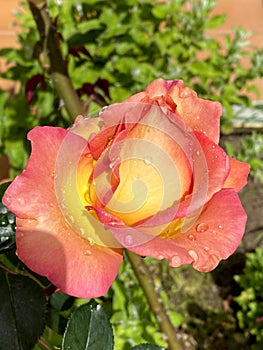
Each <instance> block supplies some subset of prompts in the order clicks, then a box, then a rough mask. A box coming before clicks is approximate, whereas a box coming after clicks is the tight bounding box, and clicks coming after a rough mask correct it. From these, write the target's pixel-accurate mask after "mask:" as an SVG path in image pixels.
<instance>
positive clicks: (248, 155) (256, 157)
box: [225, 131, 263, 183]
mask: <svg viewBox="0 0 263 350" xmlns="http://www.w3.org/2000/svg"><path fill="white" fill-rule="evenodd" d="M225 146H226V149H227V153H228V154H229V155H230V156H232V157H235V158H237V159H238V160H240V161H243V162H247V163H249V164H250V167H251V170H250V174H251V175H252V176H253V177H254V178H255V179H258V180H259V181H260V182H262V183H263V134H261V133H257V132H256V131H253V132H252V134H251V135H249V136H246V137H244V138H243V139H241V147H240V150H239V151H236V149H235V148H234V147H233V145H231V143H229V142H226V143H225Z"/></svg>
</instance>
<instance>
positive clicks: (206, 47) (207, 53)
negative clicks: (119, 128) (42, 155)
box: [0, 0, 263, 175]
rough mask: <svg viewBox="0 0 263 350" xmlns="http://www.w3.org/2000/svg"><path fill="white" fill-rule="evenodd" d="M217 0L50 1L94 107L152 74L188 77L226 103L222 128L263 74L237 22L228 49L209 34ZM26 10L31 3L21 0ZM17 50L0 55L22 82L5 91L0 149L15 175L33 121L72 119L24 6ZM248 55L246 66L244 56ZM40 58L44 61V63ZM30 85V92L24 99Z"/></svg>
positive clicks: (73, 73)
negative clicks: (12, 91)
mask: <svg viewBox="0 0 263 350" xmlns="http://www.w3.org/2000/svg"><path fill="white" fill-rule="evenodd" d="M215 3H216V1H215V0H209V1H207V0H200V1H194V0H190V1H189V0H172V1H167V2H165V3H161V2H158V1H157V0H155V1H152V0H136V1H135V0H126V1H120V0H118V1H114V2H109V1H106V0H93V1H90V0H79V1H75V0H67V1H65V2H62V1H61V2H60V1H59V2H58V1H55V0H49V1H48V6H49V9H50V13H51V17H52V19H53V21H54V25H57V31H58V32H59V33H60V37H61V38H62V39H61V49H62V53H63V56H64V59H65V62H66V63H67V68H68V73H69V76H70V79H71V80H72V83H73V86H74V88H75V89H76V90H77V91H78V93H79V95H80V98H81V99H82V101H83V103H85V106H86V109H87V112H89V113H90V114H92V113H93V112H94V111H96V110H98V108H99V106H102V105H104V104H108V103H112V102H114V101H121V100H123V99H125V98H126V97H128V96H130V95H131V94H132V93H136V92H138V91H142V90H144V89H145V87H146V85H147V84H148V83H150V82H151V81H152V80H154V79H156V78H158V77H162V78H164V79H183V80H184V81H185V83H186V84H187V85H189V86H191V87H193V88H194V89H195V90H196V91H197V92H198V93H199V95H200V96H203V97H205V98H210V99H214V100H219V101H221V102H222V104H223V106H224V115H225V118H224V123H223V129H224V130H227V128H228V126H229V120H230V119H231V117H232V105H233V104H239V105H248V104H249V103H250V102H249V99H248V98H247V97H246V92H248V91H251V85H250V87H248V84H247V82H249V81H253V79H255V78H258V77H259V76H262V73H263V72H262V70H263V64H262V60H263V58H262V57H263V55H262V50H261V49H253V50H246V46H247V45H248V42H247V38H248V33H247V32H245V31H244V30H243V29H241V28H239V29H236V31H235V33H234V36H233V38H230V37H225V47H226V49H225V51H223V50H221V47H220V44H219V43H218V42H217V41H215V40H214V39H211V38H209V37H208V36H207V35H206V34H205V30H207V29H213V28H217V27H218V26H220V25H221V24H222V23H223V22H224V21H225V18H226V16H225V15H217V16H212V15H211V11H212V9H213V7H214V5H215ZM23 5H24V7H25V8H26V9H27V5H26V2H25V1H23ZM17 23H18V24H19V25H20V27H21V28H22V30H21V32H20V33H19V34H18V41H19V43H20V48H19V49H14V48H12V49H2V50H0V56H3V57H5V58H6V59H7V61H8V62H11V63H15V65H13V67H12V68H10V69H9V70H8V71H7V72H6V73H5V74H4V77H6V78H9V79H14V80H16V81H19V84H20V86H21V88H20V91H19V93H18V94H16V95H14V96H12V98H10V96H8V94H7V93H6V92H0V109H1V117H0V118H1V119H0V123H1V125H2V128H0V130H1V131H0V153H4V154H7V155H8V156H9V159H10V163H11V167H12V175H15V174H17V173H18V172H19V171H21V169H22V168H24V166H25V163H26V160H27V157H28V150H29V145H28V143H27V142H26V141H25V140H26V133H27V131H28V130H29V129H31V128H33V127H34V126H36V125H56V126H68V125H69V124H70V123H71V121H70V119H69V117H68V115H67V112H66V110H65V108H64V107H63V101H60V100H59V98H58V96H57V94H56V92H55V91H54V87H53V86H52V84H51V82H50V79H49V75H48V62H43V57H44V56H43V52H42V51H41V48H40V45H39V42H38V40H39V37H38V33H37V31H36V25H35V23H34V20H33V17H32V16H31V14H30V13H29V11H28V10H27V11H26V12H20V13H18V16H17ZM244 57H246V60H247V61H248V62H250V65H249V67H248V68H247V67H246V68H244V67H243V65H242V63H241V62H242V59H243V58H244ZM36 58H39V61H40V62H41V64H42V67H46V68H45V69H44V70H43V69H42V68H41V67H40V65H39V63H38V61H37V59H36ZM25 92H26V97H27V100H26V98H25Z"/></svg>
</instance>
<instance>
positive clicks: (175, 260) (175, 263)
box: [171, 255, 182, 267]
mask: <svg viewBox="0 0 263 350" xmlns="http://www.w3.org/2000/svg"><path fill="white" fill-rule="evenodd" d="M181 262H182V259H181V258H180V256H178V255H174V256H173V257H172V259H171V264H172V266H173V267H177V266H180V265H181Z"/></svg>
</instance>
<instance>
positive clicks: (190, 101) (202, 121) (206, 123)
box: [127, 79, 222, 143]
mask: <svg viewBox="0 0 263 350" xmlns="http://www.w3.org/2000/svg"><path fill="white" fill-rule="evenodd" d="M167 95H168V96H170V97H171V98H172V100H173V101H174V103H175V104H176V105H177V108H176V111H177V112H178V113H179V114H180V116H181V117H182V118H183V119H184V121H185V122H186V124H187V125H188V126H189V127H190V128H191V129H192V130H193V131H200V132H203V133H204V134H205V135H206V136H208V137H209V138H210V139H211V140H213V141H214V142H215V143H218V141H219V121H220V116H221V114H222V106H221V104H220V103H218V102H213V101H209V100H205V99H201V98H198V96H197V94H196V92H195V91H193V90H191V89H190V88H188V87H186V86H185V85H184V83H183V81H181V80H174V81H172V80H171V81H165V80H163V79H157V80H155V81H153V82H152V83H151V84H150V85H148V87H147V88H146V90H145V92H144V93H139V94H136V95H134V96H132V97H130V98H129V99H128V100H127V101H129V102H135V101H140V100H142V99H144V98H145V97H146V96H148V97H149V98H150V99H152V100H158V99H160V98H165V97H166V96H167Z"/></svg>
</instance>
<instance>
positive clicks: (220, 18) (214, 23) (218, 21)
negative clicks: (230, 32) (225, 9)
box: [206, 15, 227, 29]
mask: <svg viewBox="0 0 263 350" xmlns="http://www.w3.org/2000/svg"><path fill="white" fill-rule="evenodd" d="M226 17H227V16H226V15H216V16H213V17H212V18H210V19H209V20H208V22H207V23H206V29H215V28H218V27H220V26H221V25H222V24H223V23H225V21H226Z"/></svg>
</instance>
